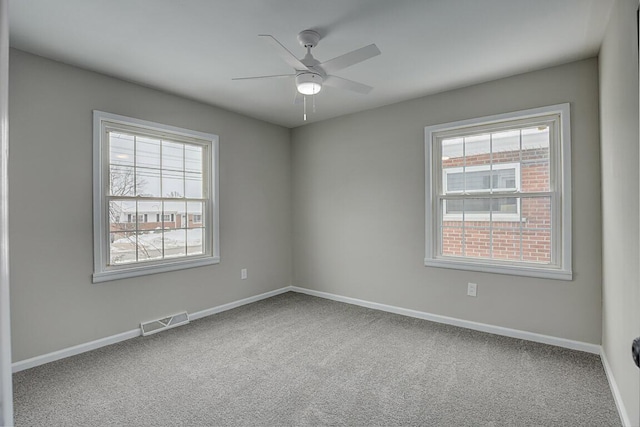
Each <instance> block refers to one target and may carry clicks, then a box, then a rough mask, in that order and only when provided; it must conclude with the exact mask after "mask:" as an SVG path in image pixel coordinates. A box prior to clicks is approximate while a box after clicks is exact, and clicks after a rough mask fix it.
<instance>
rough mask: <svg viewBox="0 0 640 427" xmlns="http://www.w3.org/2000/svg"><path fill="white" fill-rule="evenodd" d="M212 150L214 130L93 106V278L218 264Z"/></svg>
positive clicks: (215, 140)
mask: <svg viewBox="0 0 640 427" xmlns="http://www.w3.org/2000/svg"><path fill="white" fill-rule="evenodd" d="M217 150H218V137H217V136H216V135H212V134H206V133H202V132H196V131H191V130H186V129H180V128H175V127H171V126H166V125H162V124H158V123H152V122H147V121H143V120H137V119H132V118H128V117H123V116H118V115H115V114H109V113H103V112H100V111H94V274H93V281H94V282H103V281H108V280H115V279H121V278H125V277H133V276H139V275H144V274H152V273H160V272H164V271H171V270H177V269H183V268H190V267H197V266H202V265H209V264H215V263H217V262H219V254H218V247H219V244H218V203H217V193H218V192H217ZM185 215H187V216H193V215H200V217H201V218H202V221H201V222H200V223H199V224H198V225H197V226H193V225H192V224H191V225H190V224H187V223H186V222H185V221H181V220H180V219H181V218H184V216H185ZM154 220H155V222H154Z"/></svg>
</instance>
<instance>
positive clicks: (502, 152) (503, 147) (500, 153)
mask: <svg viewBox="0 0 640 427" xmlns="http://www.w3.org/2000/svg"><path fill="white" fill-rule="evenodd" d="M491 138H492V149H493V155H492V158H493V163H494V164H498V165H499V164H501V163H520V130H519V129H516V130H507V131H501V132H494V133H492V134H491Z"/></svg>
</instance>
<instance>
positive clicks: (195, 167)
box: [184, 144, 203, 173]
mask: <svg viewBox="0 0 640 427" xmlns="http://www.w3.org/2000/svg"><path fill="white" fill-rule="evenodd" d="M202 151H203V150H202V147H200V146H198V145H191V144H185V146H184V157H185V158H184V167H185V170H186V171H187V172H196V173H202V155H203V153H202Z"/></svg>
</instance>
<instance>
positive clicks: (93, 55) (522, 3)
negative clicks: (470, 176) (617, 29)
mask: <svg viewBox="0 0 640 427" xmlns="http://www.w3.org/2000/svg"><path fill="white" fill-rule="evenodd" d="M612 3H613V0H393V1H392V0H295V1H292V0H235V1H232V0H181V1H176V0H62V1H51V0H11V2H10V9H9V11H10V31H11V45H12V46H13V47H15V48H18V49H21V50H24V51H27V52H31V53H34V54H37V55H41V56H44V57H47V58H51V59H55V60H58V61H62V62H66V63H68V64H72V65H76V66H78V67H82V68H86V69H89V70H94V71H98V72H101V73H104V74H108V75H111V76H115V77H119V78H121V79H125V80H129V81H132V82H137V83H140V84H143V85H146V86H150V87H153V88H157V89H161V90H164V91H167V92H171V93H175V94H179V95H182V96H185V97H188V98H192V99H196V100H199V101H202V102H205V103H208V104H212V105H215V106H219V107H222V108H225V109H228V110H232V111H236V112H239V113H242V114H245V115H247V116H251V117H256V118H259V119H262V120H266V121H269V122H272V123H276V124H279V125H283V126H287V127H296V126H300V125H303V124H304V123H305V122H304V121H303V119H302V106H301V105H293V102H292V101H293V97H294V93H295V87H294V82H293V80H290V79H278V80H255V81H232V80H231V79H232V78H233V77H245V76H256V75H269V74H287V73H290V72H292V70H291V69H290V68H289V66H288V65H286V64H285V63H284V62H283V61H282V60H281V59H280V57H279V56H277V54H276V53H275V51H274V50H273V48H272V47H271V46H269V45H268V44H267V43H265V42H264V40H261V39H259V38H258V37H257V35H258V34H272V35H273V36H274V37H276V38H277V39H278V40H279V41H280V42H281V43H282V44H284V45H285V46H286V47H287V48H288V49H289V50H290V51H292V52H293V53H295V54H296V55H298V57H302V56H304V53H305V50H304V49H303V48H302V47H301V46H300V45H299V44H298V42H297V39H296V36H297V34H298V32H300V31H301V30H304V29H308V28H311V29H315V30H317V31H318V32H320V33H321V35H322V36H323V38H322V40H321V41H320V43H319V45H318V47H317V48H315V49H314V50H313V54H314V56H315V57H316V58H317V59H319V60H320V61H325V60H328V59H331V58H333V57H335V56H339V55H341V54H343V53H346V52H349V51H351V50H353V49H357V48H360V47H362V46H365V45H368V44H370V43H375V44H376V45H377V46H378V48H380V50H381V51H382V55H380V56H377V57H374V58H372V59H369V60H367V61H366V62H362V63H360V64H357V65H354V66H353V67H350V68H347V69H344V70H341V71H338V72H336V73H335V74H336V75H338V76H340V77H344V78H348V79H351V80H356V81H359V82H361V83H365V84H368V85H371V86H374V90H373V91H372V92H371V93H370V94H368V95H360V94H357V93H351V92H347V91H343V90H340V89H336V88H332V87H325V88H323V89H322V92H320V94H318V95H317V96H316V97H315V98H316V99H315V102H316V113H314V114H310V115H309V117H308V122H306V123H309V122H315V121H319V120H324V119H327V118H331V117H336V116H340V115H344V114H349V113H354V112H357V111H362V110H367V109H370V108H374V107H378V106H382V105H386V104H391V103H394V102H399V101H403V100H407V99H412V98H417V97H420V96H424V95H427V94H431V93H436V92H442V91H444V90H448V89H453V88H457V87H463V86H468V85H471V84H475V83H479V82H483V81H489V80H493V79H496V78H500V77H505V76H510V75H514V74H518V73H522V72H527V71H531V70H536V69H540V68H545V67H548V66H552V65H557V64H562V63H566V62H570V61H573V60H578V59H582V58H588V57H592V56H594V55H596V54H597V53H598V50H599V47H600V43H601V41H602V37H603V34H604V29H605V26H606V24H607V20H608V16H609V11H610V9H611V5H612Z"/></svg>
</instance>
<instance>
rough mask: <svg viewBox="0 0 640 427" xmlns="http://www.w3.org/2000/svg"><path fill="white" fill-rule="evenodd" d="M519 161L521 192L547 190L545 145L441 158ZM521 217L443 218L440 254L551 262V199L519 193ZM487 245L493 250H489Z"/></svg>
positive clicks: (449, 162)
mask: <svg viewBox="0 0 640 427" xmlns="http://www.w3.org/2000/svg"><path fill="white" fill-rule="evenodd" d="M491 161H492V162H493V164H500V163H519V164H520V179H521V184H520V191H521V192H522V193H527V192H536V191H549V149H548V148H537V149H529V150H522V151H508V152H501V153H493V154H492V155H491V157H490V155H489V154H488V153H487V154H480V155H475V156H466V157H456V158H450V159H446V160H443V161H442V168H443V169H447V168H452V167H462V166H463V165H466V166H477V165H489V164H490V162H491ZM520 212H521V218H522V221H496V220H495V219H494V221H493V223H490V222H489V221H488V214H487V220H486V221H483V220H477V221H465V223H464V227H463V223H462V221H459V220H455V221H451V220H444V221H443V223H442V225H443V229H442V254H443V255H459V256H467V257H477V258H493V259H498V260H516V261H518V260H522V261H529V262H541V263H550V262H551V201H550V200H549V198H532V197H529V198H527V197H522V198H521V199H520ZM491 245H492V246H493V252H492V253H491Z"/></svg>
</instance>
